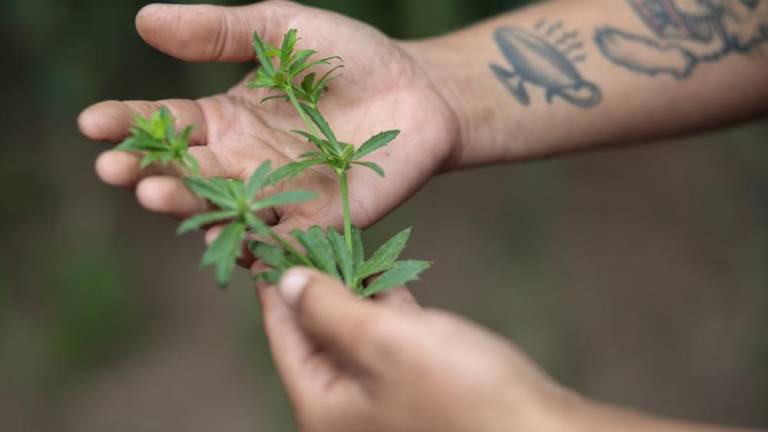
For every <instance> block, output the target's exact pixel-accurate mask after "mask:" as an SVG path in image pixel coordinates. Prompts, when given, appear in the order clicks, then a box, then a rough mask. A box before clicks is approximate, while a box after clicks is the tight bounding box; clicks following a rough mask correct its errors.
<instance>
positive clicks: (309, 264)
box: [269, 230, 314, 267]
mask: <svg viewBox="0 0 768 432" xmlns="http://www.w3.org/2000/svg"><path fill="white" fill-rule="evenodd" d="M269 236H270V237H272V240H274V241H276V242H277V243H278V244H280V246H282V247H283V248H284V249H285V250H287V251H288V252H290V253H292V254H294V255H296V256H297V257H299V259H300V260H301V262H302V263H304V265H306V266H307V267H314V264H312V261H310V260H309V258H307V257H305V256H304V254H302V253H301V252H299V251H298V250H296V248H294V247H293V245H291V244H290V243H288V241H287V240H286V239H284V238H282V237H280V236H279V235H277V234H276V233H275V232H274V231H272V230H270V231H269Z"/></svg>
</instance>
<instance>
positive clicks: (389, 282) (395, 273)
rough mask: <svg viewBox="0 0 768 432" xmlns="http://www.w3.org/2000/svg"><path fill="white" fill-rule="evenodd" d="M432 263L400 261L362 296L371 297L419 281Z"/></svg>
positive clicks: (377, 279)
mask: <svg viewBox="0 0 768 432" xmlns="http://www.w3.org/2000/svg"><path fill="white" fill-rule="evenodd" d="M431 265H432V263H430V262H427V261H415V260H412V261H398V262H396V263H395V264H394V265H393V266H392V268H391V269H389V270H387V271H386V272H384V273H383V274H382V275H381V276H379V277H377V278H376V280H374V281H373V282H372V283H371V284H370V285H368V286H367V287H365V289H364V290H363V291H362V293H361V295H362V296H363V297H370V296H373V295H376V294H380V293H382V292H384V291H387V290H389V289H392V288H395V287H398V286H401V285H405V284H406V283H408V282H412V281H415V280H418V279H419V275H420V274H421V273H422V272H424V271H425V270H427V269H428V268H429V267H430V266H431Z"/></svg>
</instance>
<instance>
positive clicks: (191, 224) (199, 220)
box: [176, 210, 237, 235]
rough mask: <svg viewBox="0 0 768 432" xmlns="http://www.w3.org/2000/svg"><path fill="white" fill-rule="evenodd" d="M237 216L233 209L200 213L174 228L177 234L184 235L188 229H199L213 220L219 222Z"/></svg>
mask: <svg viewBox="0 0 768 432" xmlns="http://www.w3.org/2000/svg"><path fill="white" fill-rule="evenodd" d="M235 216H237V212H236V211H234V210H220V211H214V212H210V213H202V214H199V215H196V216H192V217H191V218H189V219H187V220H185V221H184V222H183V223H182V224H181V225H180V226H179V229H177V230H176V233H177V234H178V235H184V234H186V233H188V232H190V231H194V230H197V229H199V228H200V227H201V226H203V225H209V224H212V223H214V222H220V221H224V220H227V219H232V218H233V217H235Z"/></svg>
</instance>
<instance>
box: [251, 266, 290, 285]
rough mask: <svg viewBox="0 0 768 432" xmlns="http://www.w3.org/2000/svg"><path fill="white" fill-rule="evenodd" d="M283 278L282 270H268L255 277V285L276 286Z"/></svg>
mask: <svg viewBox="0 0 768 432" xmlns="http://www.w3.org/2000/svg"><path fill="white" fill-rule="evenodd" d="M281 277H283V271H282V270H275V269H271V270H266V271H263V272H261V273H258V274H256V275H254V276H253V283H259V282H266V283H268V284H270V285H276V284H277V283H278V282H279V281H280V278H281Z"/></svg>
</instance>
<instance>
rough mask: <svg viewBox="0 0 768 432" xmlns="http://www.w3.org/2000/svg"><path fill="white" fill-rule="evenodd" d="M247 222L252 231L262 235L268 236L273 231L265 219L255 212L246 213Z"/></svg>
mask: <svg viewBox="0 0 768 432" xmlns="http://www.w3.org/2000/svg"><path fill="white" fill-rule="evenodd" d="M245 224H246V226H247V227H248V228H249V229H250V230H251V232H252V233H254V234H258V235H260V236H262V237H268V236H269V235H270V233H271V230H270V229H269V227H268V226H267V224H266V223H264V221H263V220H261V219H259V218H258V217H256V215H254V214H253V213H246V214H245Z"/></svg>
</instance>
